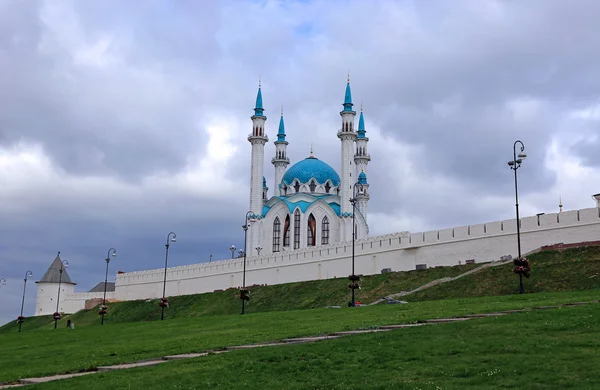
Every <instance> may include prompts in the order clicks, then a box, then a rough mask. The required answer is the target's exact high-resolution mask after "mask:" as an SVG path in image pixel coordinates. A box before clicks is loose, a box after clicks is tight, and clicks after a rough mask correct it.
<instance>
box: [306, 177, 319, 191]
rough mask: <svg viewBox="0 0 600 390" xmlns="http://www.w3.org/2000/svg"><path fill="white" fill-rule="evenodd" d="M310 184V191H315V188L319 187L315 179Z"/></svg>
mask: <svg viewBox="0 0 600 390" xmlns="http://www.w3.org/2000/svg"><path fill="white" fill-rule="evenodd" d="M308 186H309V187H310V192H315V188H317V184H316V183H315V181H314V180H311V182H310V184H309V185H308Z"/></svg>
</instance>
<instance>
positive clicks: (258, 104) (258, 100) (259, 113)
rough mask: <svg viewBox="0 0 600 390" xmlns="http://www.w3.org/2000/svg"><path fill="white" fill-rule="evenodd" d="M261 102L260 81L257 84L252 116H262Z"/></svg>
mask: <svg viewBox="0 0 600 390" xmlns="http://www.w3.org/2000/svg"><path fill="white" fill-rule="evenodd" d="M263 111H264V108H263V101H262V91H261V87H260V81H259V82H258V93H257V94H256V105H255V107H254V115H256V116H263Z"/></svg>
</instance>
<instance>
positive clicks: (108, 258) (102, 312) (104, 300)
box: [100, 248, 117, 325]
mask: <svg viewBox="0 0 600 390" xmlns="http://www.w3.org/2000/svg"><path fill="white" fill-rule="evenodd" d="M111 255H112V256H113V257H115V256H116V255H117V250H116V249H115V248H110V249H109V250H108V254H107V255H106V259H105V260H106V274H105V275H104V298H102V308H101V309H100V313H101V314H102V322H101V325H104V315H105V314H106V283H108V263H110V256H111Z"/></svg>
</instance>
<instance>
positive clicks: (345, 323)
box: [0, 290, 600, 382]
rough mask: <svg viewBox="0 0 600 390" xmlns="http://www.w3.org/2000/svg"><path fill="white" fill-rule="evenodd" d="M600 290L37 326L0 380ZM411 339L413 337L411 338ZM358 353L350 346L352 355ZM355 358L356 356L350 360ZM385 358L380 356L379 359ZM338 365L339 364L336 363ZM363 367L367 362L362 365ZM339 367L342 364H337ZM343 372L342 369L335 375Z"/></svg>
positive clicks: (7, 346)
mask: <svg viewBox="0 0 600 390" xmlns="http://www.w3.org/2000/svg"><path fill="white" fill-rule="evenodd" d="M599 292H600V291H598V290H592V291H583V292H566V293H540V294H524V295H518V294H517V295H510V296H503V297H480V298H471V299H457V300H445V301H427V302H418V303H410V304H405V305H378V306H369V307H358V308H348V307H343V308H341V309H311V310H295V311H282V312H264V313H251V314H247V315H244V316H241V315H239V314H236V315H226V316H217V315H214V316H201V317H196V318H178V319H170V320H165V321H150V322H131V323H121V324H114V323H113V324H111V323H108V324H105V325H103V326H101V325H96V326H87V327H77V328H76V330H75V331H72V330H70V329H67V328H64V327H62V326H61V327H60V328H58V329H56V330H55V329H52V328H50V327H45V328H41V329H38V330H33V331H25V332H22V333H16V332H14V333H8V334H7V333H4V334H2V335H0V345H2V348H0V361H1V362H2V370H0V382H7V381H13V380H17V379H19V378H25V377H33V376H41V375H50V374H56V373H65V372H73V371H77V370H86V369H92V368H94V367H97V366H101V365H109V364H116V363H123V362H133V361H136V360H141V359H148V358H156V357H160V356H164V355H170V354H179V353H188V352H200V351H204V350H207V349H217V348H222V347H226V346H231V345H239V344H245V343H253V342H265V341H272V340H277V339H282V338H288V337H298V336H307V335H318V334H325V333H331V332H336V331H343V330H353V329H361V328H362V329H365V328H373V327H377V326H381V325H389V324H399V323H408V322H415V321H418V320H425V319H430V318H442V317H449V316H458V315H465V314H474V313H482V312H491V311H497V310H508V309H519V308H528V307H535V306H544V305H553V304H561V303H568V302H576V301H586V300H587V301H589V300H592V299H597V297H598V294H599ZM413 341H415V340H413ZM504 342H505V343H509V342H511V341H510V340H509V338H507V339H505V340H504ZM357 350H358V349H356V348H354V347H353V348H349V349H348V352H347V353H348V355H349V356H352V355H353V351H357ZM353 359H354V358H353ZM388 359H389V358H388V357H387V356H386V355H385V354H383V353H382V354H381V355H380V360H381V361H382V362H384V361H387V360H388ZM336 361H337V360H336ZM365 364H371V363H367V361H365ZM341 366H343V365H342V364H341V362H340V367H341ZM342 371H343V372H346V370H345V369H344V370H340V375H341V373H342Z"/></svg>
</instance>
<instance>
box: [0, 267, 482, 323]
mask: <svg viewBox="0 0 600 390" xmlns="http://www.w3.org/2000/svg"><path fill="white" fill-rule="evenodd" d="M479 265H480V264H476V265H471V264H470V265H462V266H454V267H443V268H431V269H427V270H422V271H410V272H392V273H387V274H380V275H371V276H365V277H364V278H363V280H362V281H361V290H358V291H357V293H356V296H357V299H358V300H361V301H362V302H363V303H370V302H373V301H375V300H376V299H379V298H381V297H382V296H384V295H386V294H391V293H395V292H399V291H405V290H412V289H414V288H417V287H419V286H422V285H424V284H426V283H428V282H431V281H432V280H436V279H440V278H444V277H448V276H457V275H460V274H462V273H464V272H467V271H469V270H471V269H473V268H475V267H477V266H479ZM348 283H349V282H348V279H347V278H337V279H326V280H314V281H308V282H300V283H287V284H279V285H272V286H256V287H252V288H250V290H251V300H250V302H248V303H247V306H246V307H247V310H248V312H250V313H256V312H266V311H284V310H297V309H312V308H319V307H325V306H330V305H341V306H344V305H347V302H348V301H349V299H350V290H349V289H348ZM167 293H168V289H167ZM108 306H109V313H108V315H106V317H105V321H106V322H107V323H123V322H135V321H152V320H158V319H160V307H159V306H158V300H157V299H152V300H138V301H126V302H115V303H109V304H108ZM169 306H170V307H169V308H168V309H166V310H165V315H166V317H167V318H169V319H173V318H192V317H199V316H204V315H225V314H237V313H239V312H240V310H241V301H240V299H239V290H227V291H220V292H212V293H205V294H194V295H182V296H175V297H169ZM68 318H70V319H71V320H72V321H74V322H75V324H76V326H77V327H81V326H87V325H95V324H98V322H99V316H98V310H97V309H94V310H82V311H80V312H78V313H75V314H74V315H70V316H65V317H64V318H63V319H62V320H61V321H59V326H61V327H65V326H66V325H65V323H66V320H67V319H68ZM14 322H16V320H15V321H12V322H11V323H10V324H8V325H5V326H3V327H1V328H0V334H1V333H4V332H14V331H16V329H17V328H16V325H15V324H14ZM53 324H54V322H53V320H52V316H44V317H33V318H27V320H26V322H25V323H24V324H23V327H24V329H28V330H31V329H35V328H39V327H53V326H54V325H53Z"/></svg>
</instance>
